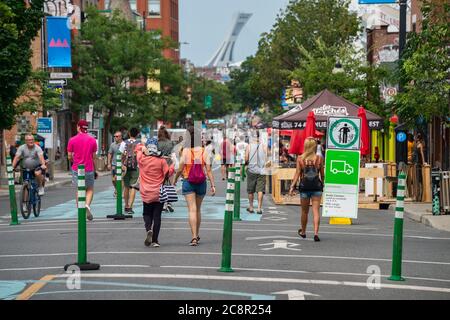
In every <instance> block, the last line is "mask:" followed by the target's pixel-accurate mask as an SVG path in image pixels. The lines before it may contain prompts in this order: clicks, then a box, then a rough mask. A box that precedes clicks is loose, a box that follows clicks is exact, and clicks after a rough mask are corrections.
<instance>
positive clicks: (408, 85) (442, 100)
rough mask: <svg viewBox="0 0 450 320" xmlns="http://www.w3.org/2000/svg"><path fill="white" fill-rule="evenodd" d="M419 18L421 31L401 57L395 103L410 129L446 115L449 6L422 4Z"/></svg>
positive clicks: (426, 0) (449, 64) (426, 1)
mask: <svg viewBox="0 0 450 320" xmlns="http://www.w3.org/2000/svg"><path fill="white" fill-rule="evenodd" d="M422 15H423V22H422V31H421V32H420V33H411V34H410V35H409V38H408V41H407V44H406V48H405V51H404V53H403V57H402V61H401V68H400V73H399V75H400V77H401V81H402V83H403V84H405V87H404V91H403V92H401V93H399V94H398V95H397V96H396V99H395V105H396V107H397V111H398V114H399V116H400V118H401V120H402V122H406V123H408V124H409V126H410V127H414V126H415V125H417V124H418V120H419V121H420V120H422V122H428V121H429V120H431V118H432V117H433V116H440V117H442V118H444V119H445V117H448V116H449V115H450V111H449V92H450V83H449V70H450V59H449V49H448V45H449V42H450V29H449V24H448V21H450V5H449V4H448V3H447V2H446V1H430V0H424V1H423V3H422Z"/></svg>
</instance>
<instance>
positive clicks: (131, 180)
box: [122, 170, 139, 188]
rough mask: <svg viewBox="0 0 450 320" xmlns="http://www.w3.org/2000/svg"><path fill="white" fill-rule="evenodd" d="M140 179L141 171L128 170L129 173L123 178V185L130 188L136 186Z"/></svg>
mask: <svg viewBox="0 0 450 320" xmlns="http://www.w3.org/2000/svg"><path fill="white" fill-rule="evenodd" d="M138 178H139V170H127V173H125V175H124V176H123V178H122V180H123V184H124V186H125V187H127V188H130V187H131V186H132V185H135V184H136V183H137V181H138Z"/></svg>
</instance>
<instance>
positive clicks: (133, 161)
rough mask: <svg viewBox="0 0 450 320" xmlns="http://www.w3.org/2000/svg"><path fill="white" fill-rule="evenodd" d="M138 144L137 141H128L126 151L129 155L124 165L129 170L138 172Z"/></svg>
mask: <svg viewBox="0 0 450 320" xmlns="http://www.w3.org/2000/svg"><path fill="white" fill-rule="evenodd" d="M138 144H139V142H138V141H137V140H136V141H134V142H131V141H129V140H127V141H126V142H125V150H126V152H127V153H126V158H125V161H124V165H125V166H126V167H127V169H131V170H136V169H137V168H138V163H137V157H136V152H135V150H136V146H137V145H138Z"/></svg>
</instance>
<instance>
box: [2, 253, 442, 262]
mask: <svg viewBox="0 0 450 320" xmlns="http://www.w3.org/2000/svg"><path fill="white" fill-rule="evenodd" d="M101 254H115V255H117V254H144V255H152V254H155V255H156V254H169V255H192V254H193V252H188V251H98V252H95V251H94V252H89V255H101ZM195 254H196V255H214V256H220V255H222V253H220V252H200V251H196V252H195ZM75 255H77V253H75V252H72V253H49V254H45V253H33V254H9V255H8V254H6V255H5V254H4V255H0V258H18V257H52V256H75ZM233 256H235V257H263V258H264V257H278V258H313V259H336V260H360V261H381V262H389V263H390V262H391V261H392V260H391V259H383V258H364V257H343V256H318V255H295V254H260V253H233ZM403 263H417V264H435V265H450V262H441V261H420V260H403Z"/></svg>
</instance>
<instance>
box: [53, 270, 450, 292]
mask: <svg viewBox="0 0 450 320" xmlns="http://www.w3.org/2000/svg"><path fill="white" fill-rule="evenodd" d="M70 276H72V275H70V274H59V275H56V278H67V277H70ZM83 278H144V279H189V280H224V281H246V282H248V281H251V282H273V283H289V284H292V283H302V284H318V285H333V286H350V287H363V288H367V283H366V282H354V281H334V280H312V279H290V278H266V277H241V276H213V275H196V274H190V275H189V274H161V273H154V274H151V273H150V274H149V273H146V274H141V273H85V274H83ZM380 287H381V288H385V289H398V290H414V291H429V292H442V293H450V288H440V287H427V286H413V285H401V284H388V283H380Z"/></svg>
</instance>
